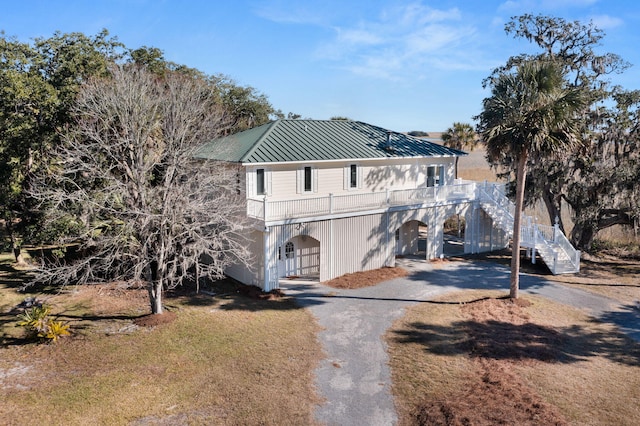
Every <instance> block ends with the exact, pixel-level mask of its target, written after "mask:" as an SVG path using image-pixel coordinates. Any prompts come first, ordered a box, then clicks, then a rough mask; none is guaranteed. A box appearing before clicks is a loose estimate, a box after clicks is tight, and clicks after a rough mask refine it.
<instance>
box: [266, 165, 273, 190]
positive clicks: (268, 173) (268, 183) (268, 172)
mask: <svg viewBox="0 0 640 426" xmlns="http://www.w3.org/2000/svg"><path fill="white" fill-rule="evenodd" d="M271 173H272V172H271V170H266V169H265V171H264V192H265V193H266V195H272V193H273V190H272V187H271Z"/></svg>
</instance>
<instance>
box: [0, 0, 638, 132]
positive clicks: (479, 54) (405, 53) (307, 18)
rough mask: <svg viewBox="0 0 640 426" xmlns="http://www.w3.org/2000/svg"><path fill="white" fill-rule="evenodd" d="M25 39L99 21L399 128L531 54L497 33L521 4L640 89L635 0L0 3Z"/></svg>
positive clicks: (133, 41) (275, 91)
mask: <svg viewBox="0 0 640 426" xmlns="http://www.w3.org/2000/svg"><path fill="white" fill-rule="evenodd" d="M0 10H1V11H2V12H1V13H0V29H1V30H4V32H5V35H7V36H16V37H17V38H18V39H19V40H21V41H28V40H30V39H33V38H36V37H49V36H51V35H52V34H53V33H54V32H55V31H56V30H60V31H61V32H73V31H79V32H83V33H85V34H87V35H95V34H96V33H98V32H99V31H100V30H101V29H103V28H106V29H107V30H109V32H110V34H111V35H113V36H117V37H118V39H119V40H120V41H122V42H123V43H124V44H125V45H126V46H127V47H130V48H136V47H140V46H143V45H145V46H153V47H158V48H160V49H162V50H163V51H164V53H165V57H166V59H168V60H171V61H174V62H177V63H180V64H185V65H187V66H190V67H194V68H197V69H199V70H201V71H203V72H205V73H207V74H220V73H221V74H226V75H228V76H230V77H232V78H233V79H234V80H236V82H237V83H239V84H241V85H248V86H252V87H254V88H256V89H257V90H259V91H260V92H262V93H264V94H265V95H267V97H268V98H269V100H270V101H271V103H272V104H273V106H274V107H275V108H277V109H281V110H282V111H283V112H284V113H285V114H286V113H287V112H295V113H297V114H301V115H302V116H303V117H305V118H315V119H328V118H330V117H332V116H346V117H349V118H352V119H356V120H361V121H365V122H368V123H371V124H375V125H379V126H382V127H385V128H388V129H391V130H396V131H410V130H424V131H441V130H445V129H446V128H447V127H450V126H451V124H452V123H453V122H455V121H462V122H468V123H473V121H472V117H473V116H474V115H476V114H478V113H479V112H480V109H481V106H482V99H483V98H484V97H486V96H487V94H488V93H487V91H485V90H483V88H482V79H483V78H485V77H487V76H488V75H489V73H490V72H491V70H492V69H493V68H494V67H496V66H498V65H501V64H503V63H504V62H505V61H506V60H507V58H508V57H509V56H511V55H514V54H517V53H521V52H528V51H531V49H532V47H531V46H530V45H529V44H528V43H527V42H526V41H524V40H514V39H513V38H510V37H508V36H507V35H506V34H505V32H504V24H505V23H506V22H507V21H508V20H509V18H510V17H512V16H515V15H520V14H523V13H531V14H534V15H537V14H543V15H550V16H557V17H562V18H564V19H566V20H580V21H582V22H584V23H587V22H589V21H590V20H593V22H594V23H595V24H596V25H597V26H598V27H600V28H602V29H603V30H604V31H605V32H606V34H607V35H606V37H605V38H604V40H603V45H602V46H601V48H600V51H601V52H612V53H617V54H619V55H620V56H622V57H623V58H624V59H625V60H627V61H629V62H631V63H632V64H635V66H634V67H632V68H630V69H629V70H627V71H626V72H625V73H624V74H622V75H615V76H612V77H611V79H612V81H613V82H614V83H617V84H620V85H622V86H623V87H625V88H627V89H640V78H638V77H639V76H640V71H639V70H640V49H638V46H640V31H639V30H638V28H640V3H638V2H635V1H626V0H540V1H533V0H508V1H504V0H503V1H491V0H482V1H478V0H466V1H463V0H458V1H454V0H451V1H448V0H441V1H428V0H422V1H419V0H418V1H395V0H353V1H350V0H341V1H337V0H308V1H293V0H202V1H201V0H194V1H178V0H164V1H163V0H111V1H107V0H86V1H80V0H48V1H38V0H35V1H34V0H32V1H15V0H0Z"/></svg>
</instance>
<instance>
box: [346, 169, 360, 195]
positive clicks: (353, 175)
mask: <svg viewBox="0 0 640 426" xmlns="http://www.w3.org/2000/svg"><path fill="white" fill-rule="evenodd" d="M360 174H361V169H360V166H359V165H358V164H349V165H347V166H345V168H344V189H346V190H351V189H358V188H361V187H362V177H361V176H360Z"/></svg>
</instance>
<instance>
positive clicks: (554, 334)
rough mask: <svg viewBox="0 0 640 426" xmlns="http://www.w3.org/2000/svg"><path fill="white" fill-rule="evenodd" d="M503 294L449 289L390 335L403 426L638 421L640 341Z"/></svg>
mask: <svg viewBox="0 0 640 426" xmlns="http://www.w3.org/2000/svg"><path fill="white" fill-rule="evenodd" d="M502 295H503V294H502V293H500V292H488V291H483V292H480V291H478V292H464V293H457V294H450V295H447V296H446V297H443V298H441V299H438V300H437V303H427V304H421V305H418V306H415V307H413V308H410V309H409V310H408V311H407V313H406V315H405V316H404V317H403V318H402V319H400V320H398V321H397V322H396V323H395V324H394V326H393V327H392V328H391V329H390V330H389V331H388V332H387V335H386V341H387V344H388V345H389V356H390V366H391V371H392V377H393V393H394V395H395V397H396V406H397V408H398V412H399V417H400V420H401V421H400V424H404V425H409V424H530V425H534V424H574V425H583V424H590V425H609V424H616V425H635V424H639V423H640V407H639V406H638V404H637V401H638V400H640V344H638V343H637V342H634V341H632V340H630V339H628V338H627V337H625V336H623V335H621V334H620V333H619V332H617V331H616V330H615V329H613V327H612V326H609V325H606V324H602V323H598V322H594V321H593V320H592V319H590V318H589V317H588V316H586V315H585V314H584V313H582V312H581V311H578V310H574V309H571V308H568V307H566V306H562V305H558V304H555V303H553V302H551V301H549V300H546V299H542V298H537V297H533V296H527V297H526V299H524V302H523V303H521V304H517V305H514V304H511V303H510V302H509V301H508V299H506V300H505V299H498V297H499V296H502ZM459 302H466V303H459ZM438 421H440V422H441V423H437V422H438ZM456 422H457V423H456Z"/></svg>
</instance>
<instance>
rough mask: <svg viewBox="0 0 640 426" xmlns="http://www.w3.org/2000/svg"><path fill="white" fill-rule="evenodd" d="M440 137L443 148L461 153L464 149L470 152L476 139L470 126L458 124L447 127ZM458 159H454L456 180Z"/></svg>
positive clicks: (476, 136)
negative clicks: (457, 150)
mask: <svg viewBox="0 0 640 426" xmlns="http://www.w3.org/2000/svg"><path fill="white" fill-rule="evenodd" d="M441 137H442V141H443V142H444V146H447V147H449V148H454V149H459V150H462V151H464V150H466V149H468V150H470V151H472V150H473V148H475V144H476V142H477V139H478V135H477V134H476V132H475V130H473V126H472V125H471V124H468V123H460V122H455V123H453V126H451V127H449V128H448V129H447V130H446V131H445V132H444V133H443V134H442V136H441ZM458 159H459V157H456V178H457V177H458Z"/></svg>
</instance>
